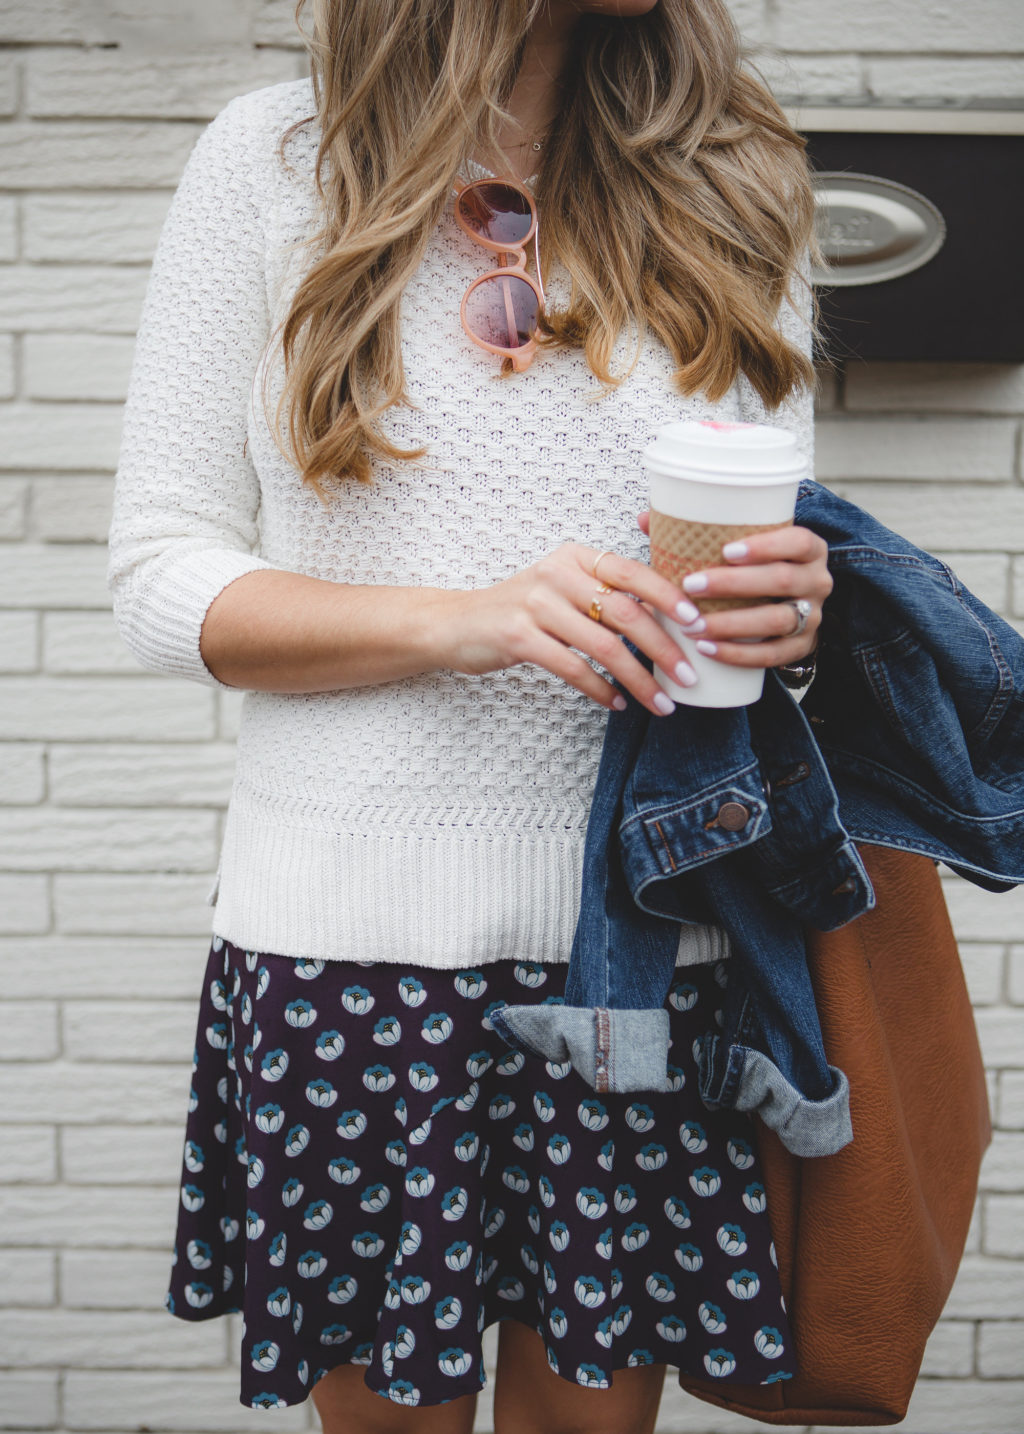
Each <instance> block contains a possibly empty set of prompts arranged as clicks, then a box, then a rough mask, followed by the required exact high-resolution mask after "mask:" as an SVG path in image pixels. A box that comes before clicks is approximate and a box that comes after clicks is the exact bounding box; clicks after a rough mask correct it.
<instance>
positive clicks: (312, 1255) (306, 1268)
mask: <svg viewBox="0 0 1024 1434" xmlns="http://www.w3.org/2000/svg"><path fill="white" fill-rule="evenodd" d="M326 1268H327V1256H326V1255H324V1254H322V1253H321V1252H320V1251H319V1250H307V1251H306V1252H305V1254H303V1255H300V1256H299V1261H298V1264H297V1265H296V1269H297V1270H298V1272H299V1274H300V1275H301V1276H302V1278H303V1279H304V1280H313V1279H316V1277H317V1275H322V1274H323V1272H324V1270H326Z"/></svg>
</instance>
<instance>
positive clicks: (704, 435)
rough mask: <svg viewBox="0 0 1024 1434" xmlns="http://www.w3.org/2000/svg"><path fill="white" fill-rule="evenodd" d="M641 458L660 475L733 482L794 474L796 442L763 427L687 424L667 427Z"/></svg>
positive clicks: (799, 463)
mask: <svg viewBox="0 0 1024 1434" xmlns="http://www.w3.org/2000/svg"><path fill="white" fill-rule="evenodd" d="M644 459H645V460H646V462H647V463H648V464H649V465H650V466H651V467H656V468H658V469H660V470H661V471H662V472H666V473H678V474H679V476H680V477H682V476H684V475H686V474H689V473H709V474H712V473H713V474H720V475H722V476H723V477H725V476H729V477H732V478H733V479H734V480H736V481H739V482H753V483H756V482H757V480H758V479H759V478H762V479H777V478H780V477H787V476H789V475H792V474H794V473H800V472H801V471H802V468H803V464H802V461H801V458H800V454H799V451H798V449H797V442H796V438H795V437H794V436H793V434H792V433H788V432H786V430H785V429H783V428H769V427H768V425H767V424H764V423H717V422H713V421H699V420H687V421H684V422H681V423H668V424H666V425H665V427H664V428H661V429H659V430H658V432H657V433H656V434H655V436H654V438H653V440H652V441H651V442H650V443H649V444H648V445H647V447H646V448H645V449H644Z"/></svg>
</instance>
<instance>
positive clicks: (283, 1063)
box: [260, 1050, 288, 1081]
mask: <svg viewBox="0 0 1024 1434" xmlns="http://www.w3.org/2000/svg"><path fill="white" fill-rule="evenodd" d="M287 1070H288V1052H287V1051H284V1050H276V1051H268V1052H267V1054H266V1055H265V1056H264V1057H263V1059H262V1060H261V1061H260V1075H261V1076H262V1077H263V1079H264V1080H269V1081H277V1080H281V1079H282V1078H283V1077H284V1075H285V1073H286V1072H287Z"/></svg>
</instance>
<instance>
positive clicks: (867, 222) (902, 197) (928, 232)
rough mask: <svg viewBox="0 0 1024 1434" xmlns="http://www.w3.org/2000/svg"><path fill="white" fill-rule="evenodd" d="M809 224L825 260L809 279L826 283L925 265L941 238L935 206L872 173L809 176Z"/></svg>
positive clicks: (882, 276)
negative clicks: (811, 179) (811, 213)
mask: <svg viewBox="0 0 1024 1434" xmlns="http://www.w3.org/2000/svg"><path fill="white" fill-rule="evenodd" d="M814 202H815V223H816V228H817V234H818V243H819V244H820V246H821V253H822V258H823V259H824V261H825V263H824V266H822V265H815V267H814V271H813V276H812V277H813V281H814V283H815V284H822V285H824V286H826V287H828V288H834V287H843V286H847V285H852V284H880V283H882V282H883V281H884V280H886V279H898V278H900V277H901V275H903V274H910V273H913V271H914V270H915V269H920V268H921V267H922V265H924V264H927V263H928V262H929V261H930V260H931V259H934V258H935V255H936V254H937V253H938V252H939V250H940V249H941V248H942V246H943V244H944V243H945V242H946V221H945V220H944V219H943V217H942V215H941V214H940V212H939V210H938V209H937V208H936V207H935V205H934V204H933V203H932V202H931V200H930V199H926V198H925V196H924V195H923V194H918V192H917V190H916V189H910V188H908V187H907V185H905V184H897V183H896V182H895V181H894V180H891V179H880V178H879V177H878V176H877V175H873V174H850V173H847V172H846V171H841V172H839V171H837V172H830V171H819V172H818V173H816V174H815V175H814Z"/></svg>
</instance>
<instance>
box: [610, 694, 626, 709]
mask: <svg viewBox="0 0 1024 1434" xmlns="http://www.w3.org/2000/svg"><path fill="white" fill-rule="evenodd" d="M612 706H613V707H614V708H615V710H616V712H625V710H626V699H625V697H623V695H622V693H621V692H617V693H616V694H615V696H614V697H613V698H612Z"/></svg>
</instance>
